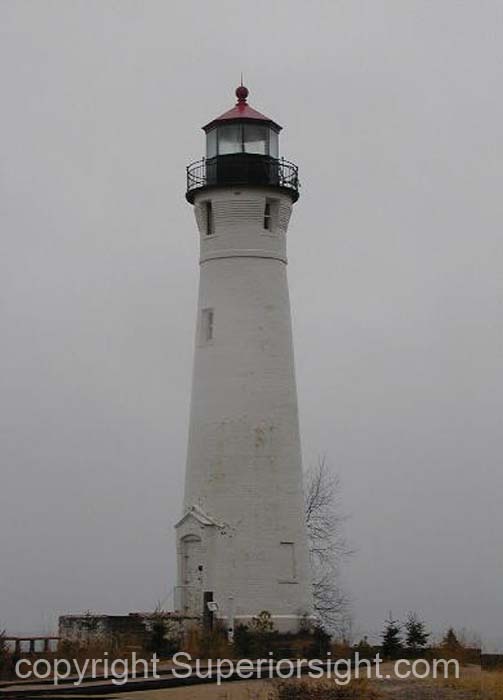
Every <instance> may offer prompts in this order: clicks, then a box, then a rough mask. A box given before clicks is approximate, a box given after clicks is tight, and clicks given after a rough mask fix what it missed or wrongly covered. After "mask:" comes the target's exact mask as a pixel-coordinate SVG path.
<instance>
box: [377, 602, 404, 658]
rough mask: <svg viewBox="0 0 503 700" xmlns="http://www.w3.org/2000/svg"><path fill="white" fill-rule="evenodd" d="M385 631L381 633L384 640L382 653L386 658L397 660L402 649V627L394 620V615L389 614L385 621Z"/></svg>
mask: <svg viewBox="0 0 503 700" xmlns="http://www.w3.org/2000/svg"><path fill="white" fill-rule="evenodd" d="M384 624H385V627H384V630H383V631H382V632H381V638H382V646H381V649H382V653H383V656H384V657H387V658H391V659H393V658H395V657H396V656H397V655H398V652H399V651H400V649H401V648H402V638H401V634H400V633H401V627H400V623H399V622H398V620H394V619H393V615H392V614H391V612H390V614H389V616H388V619H387V620H385V623H384Z"/></svg>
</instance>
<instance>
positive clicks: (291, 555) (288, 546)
mask: <svg viewBox="0 0 503 700" xmlns="http://www.w3.org/2000/svg"><path fill="white" fill-rule="evenodd" d="M279 565H280V579H279V580H280V582H281V583H292V582H294V581H295V580H296V579H297V562H296V558H295V542H280V546H279Z"/></svg>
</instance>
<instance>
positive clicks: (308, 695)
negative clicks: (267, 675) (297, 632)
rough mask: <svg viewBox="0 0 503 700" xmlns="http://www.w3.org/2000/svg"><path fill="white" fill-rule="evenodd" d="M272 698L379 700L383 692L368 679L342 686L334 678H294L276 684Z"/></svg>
mask: <svg viewBox="0 0 503 700" xmlns="http://www.w3.org/2000/svg"><path fill="white" fill-rule="evenodd" d="M269 697H270V699H271V700H378V699H379V698H381V697H382V696H381V694H380V693H379V692H378V691H377V690H376V689H375V688H373V687H372V686H371V685H370V684H369V683H368V681H364V680H358V681H356V680H355V681H351V683H349V684H348V685H347V686H340V685H337V684H336V683H334V681H333V680H328V679H326V678H324V679H320V680H313V679H306V680H300V681H298V680H292V681H286V682H284V683H279V684H277V685H275V686H274V687H273V689H272V691H271V694H270V696H269Z"/></svg>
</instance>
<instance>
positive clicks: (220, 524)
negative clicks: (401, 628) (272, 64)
mask: <svg viewBox="0 0 503 700" xmlns="http://www.w3.org/2000/svg"><path fill="white" fill-rule="evenodd" d="M236 96H237V104H236V105H235V106H234V107H233V108H232V109H231V110H229V111H228V112H226V113H225V114H222V116H220V117H218V118H217V119H214V120H213V121H211V122H210V123H209V124H207V125H206V126H205V127H203V128H204V131H205V132H206V157H205V158H203V159H202V160H201V161H198V162H197V163H193V164H192V165H190V166H189V167H188V168H187V195H186V196H187V199H188V201H189V202H190V203H191V204H193V205H194V211H195V216H196V221H197V227H198V229H199V236H200V259H199V262H200V283H199V302H198V309H197V324H196V341H195V356H194V373H193V380H192V399H191V410H190V429H189V441H188V454H187V467H186V482H185V498H184V513H183V517H182V518H181V520H180V521H179V522H178V523H177V525H176V529H177V555H178V585H177V595H176V607H177V609H179V610H180V611H182V612H183V613H184V614H186V615H197V616H203V617H204V616H208V614H211V613H208V611H212V610H213V611H215V614H216V615H217V617H220V618H225V619H226V620H227V623H228V625H229V626H230V627H232V624H233V621H235V622H236V623H237V622H242V623H248V622H250V621H251V618H252V617H253V616H255V615H257V614H258V613H260V612H261V611H263V610H267V611H269V612H270V613H271V615H272V617H273V621H274V623H275V626H276V628H277V629H280V630H292V631H294V630H295V629H297V626H298V623H299V618H300V617H301V616H303V615H305V614H310V613H311V611H312V593H311V575H310V566H309V554H308V547H307V538H306V531H305V521H304V504H303V491H302V464H301V448H300V438H299V422H298V410H297V391H296V385H295V369H294V358H293V345H292V329H291V317H290V302H289V296H288V283H287V274H286V263H287V258H286V235H287V228H288V222H289V219H290V215H291V212H292V206H293V203H294V202H296V201H297V199H298V197H299V193H298V174H297V166H295V165H293V164H292V163H289V162H288V161H286V160H284V159H283V158H280V157H279V147H278V136H279V132H280V130H281V127H280V126H279V125H278V124H276V123H275V122H274V121H273V120H272V119H269V118H268V117H266V116H264V115H263V114H260V113H259V112H257V111H256V110H254V109H252V108H251V107H250V106H249V105H248V103H247V97H248V90H247V89H246V88H245V87H244V86H242V85H241V86H240V87H238V88H237V90H236ZM208 603H210V604H209V605H208Z"/></svg>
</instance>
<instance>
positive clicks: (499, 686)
mask: <svg viewBox="0 0 503 700" xmlns="http://www.w3.org/2000/svg"><path fill="white" fill-rule="evenodd" d="M439 683H440V685H441V686H442V687H444V688H450V689H452V691H454V692H456V693H459V694H460V693H463V692H464V693H470V694H471V695H470V696H469V697H473V699H474V700H479V698H480V700H503V671H482V672H481V673H478V674H476V673H474V674H472V675H463V676H461V678H458V679H449V680H444V681H439ZM453 697H456V695H453Z"/></svg>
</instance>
